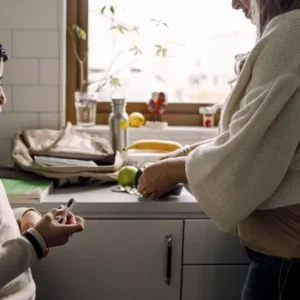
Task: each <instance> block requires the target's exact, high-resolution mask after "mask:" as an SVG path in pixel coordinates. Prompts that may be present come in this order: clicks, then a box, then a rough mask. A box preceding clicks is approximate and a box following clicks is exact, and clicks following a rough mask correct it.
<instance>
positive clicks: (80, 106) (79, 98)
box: [75, 91, 97, 127]
mask: <svg viewBox="0 0 300 300" xmlns="http://www.w3.org/2000/svg"><path fill="white" fill-rule="evenodd" d="M75 108H76V123H77V125H78V126H82V127H90V126H95V125H96V115H97V100H96V97H95V96H93V95H90V94H88V93H87V92H78V91H77V92H75Z"/></svg>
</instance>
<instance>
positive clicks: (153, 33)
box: [67, 0, 255, 126]
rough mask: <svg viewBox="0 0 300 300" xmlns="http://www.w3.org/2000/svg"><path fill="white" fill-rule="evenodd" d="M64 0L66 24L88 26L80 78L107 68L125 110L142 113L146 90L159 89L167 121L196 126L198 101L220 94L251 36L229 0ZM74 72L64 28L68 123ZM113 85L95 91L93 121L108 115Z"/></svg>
mask: <svg viewBox="0 0 300 300" xmlns="http://www.w3.org/2000/svg"><path fill="white" fill-rule="evenodd" d="M67 3H68V17H67V23H68V26H69V27H70V26H72V25H73V24H77V25H78V26H79V27H80V28H83V29H84V30H85V31H86V32H87V40H86V41H85V42H83V41H79V42H78V46H79V53H80V55H81V56H82V57H84V56H87V57H86V58H87V59H86V62H87V63H86V65H85V78H86V80H87V81H88V82H89V83H91V82H99V80H103V76H104V75H105V73H106V72H107V71H111V74H113V75H114V77H115V78H116V79H117V80H118V81H119V82H120V83H121V87H122V89H123V91H124V92H125V95H126V100H127V102H128V104H127V111H128V112H129V113H130V112H132V111H139V112H142V113H143V114H145V116H146V118H147V117H149V114H148V112H147V108H146V105H145V103H146V102H147V101H148V100H149V99H150V97H151V92H153V91H163V92H165V93H166V95H167V100H168V103H169V104H168V109H167V111H166V113H165V115H164V116H163V118H164V120H165V121H167V122H168V123H169V124H170V125H182V126H200V124H201V115H200V114H199V107H200V106H202V105H212V104H214V103H222V102H224V100H225V99H226V97H227V96H228V94H229V92H230V88H231V87H230V84H229V81H230V80H231V79H233V78H234V76H235V74H234V69H233V66H234V56H235V55H236V54H241V53H246V52H248V51H249V50H250V49H251V47H252V45H253V44H254V41H255V28H254V26H253V25H252V24H251V23H250V22H249V20H246V19H245V18H244V16H243V14H242V13H241V12H236V11H234V10H233V9H232V8H231V1H229V0H228V1H224V0H216V1H213V2H211V1H205V0H198V1H196V0H185V1H177V2H176V1H170V0H163V1H161V0H152V1H146V2H145V1H136V0H115V1H114V2H113V4H110V3H106V2H105V1H98V0H68V2H67ZM104 6H105V9H103V10H102V8H104ZM111 7H113V13H114V14H113V15H112V11H111ZM101 10H102V13H101ZM112 16H113V18H114V19H113V22H114V23H112V18H111V17H112ZM118 26H119V27H118ZM120 29H121V30H120ZM87 49H88V50H89V51H88V52H87ZM130 49H131V50H130ZM135 50H138V51H141V52H142V53H141V55H140V52H136V51H135ZM157 53H158V55H156V54H157ZM116 57H117V59H115V58H116ZM112 65H113V66H112ZM111 66H112V67H111ZM78 76H79V75H78V64H77V63H76V59H75V57H74V53H73V51H72V45H71V41H70V37H69V36H68V44H67V85H68V86H67V119H68V120H69V121H72V122H73V123H74V121H75V108H74V91H75V90H76V88H77V87H78V84H79V80H78ZM111 92H112V87H111V86H110V84H106V85H105V86H104V87H103V88H102V89H101V91H100V93H99V97H100V99H101V101H99V103H98V108H97V123H99V124H106V123H107V118H108V115H109V113H110V109H111V107H110V103H109V101H110V95H111Z"/></svg>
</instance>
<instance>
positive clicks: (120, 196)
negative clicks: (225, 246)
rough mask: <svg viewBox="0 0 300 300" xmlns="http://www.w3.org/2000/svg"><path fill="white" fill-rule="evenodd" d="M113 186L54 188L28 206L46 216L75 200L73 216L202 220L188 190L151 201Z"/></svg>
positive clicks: (202, 214) (15, 205) (199, 211)
mask: <svg viewBox="0 0 300 300" xmlns="http://www.w3.org/2000/svg"><path fill="white" fill-rule="evenodd" d="M115 186H116V185H103V186H93V187H71V188H65V189H55V190H53V191H52V192H51V193H50V194H49V196H48V197H47V198H46V200H45V201H43V202H42V203H40V204H35V205H32V204H31V205H29V204H27V205H25V204H23V205H19V204H12V207H20V206H26V207H28V206H30V207H35V208H37V209H38V210H39V211H40V212H42V213H45V212H47V211H49V210H51V209H52V208H53V207H57V206H58V205H59V204H65V203H67V201H68V200H69V199H70V198H72V197H75V198H76V200H77V203H76V206H75V207H74V210H73V211H74V213H76V214H80V215H81V216H82V217H84V218H90V219H94V218H120V219H121V218H134V219H136V218H194V217H195V218H199V217H205V215H204V213H203V212H202V211H201V209H200V206H199V204H198V203H197V202H196V200H195V198H194V197H193V196H192V195H191V194H190V193H189V191H188V190H187V189H185V188H184V189H183V190H182V193H181V195H180V196H169V197H167V198H165V199H160V200H157V201H150V200H147V199H144V198H142V197H139V196H136V195H130V194H128V193H121V192H113V191H112V188H113V187H115Z"/></svg>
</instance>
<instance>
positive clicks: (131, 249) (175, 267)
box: [33, 220, 183, 300]
mask: <svg viewBox="0 0 300 300" xmlns="http://www.w3.org/2000/svg"><path fill="white" fill-rule="evenodd" d="M168 236H169V239H168V238H167V237H168ZM182 241H183V220H86V222H85V230H84V232H83V233H80V234H77V235H76V236H74V237H72V240H71V242H70V243H68V244H67V245H65V246H64V247H59V248H53V249H52V250H51V253H50V254H49V256H48V257H47V258H46V259H44V260H41V261H40V262H39V263H38V264H36V265H35V266H34V267H33V275H34V278H35V281H36V284H37V300H54V299H55V300H66V299H72V300H98V299H101V300H118V299H122V300H153V299H156V300H179V299H180V289H181V268H182ZM168 249H169V251H168ZM171 250H172V251H171ZM171 252H172V253H171ZM167 267H169V268H167ZM167 271H169V274H170V275H171V278H170V283H169V284H168V283H167V280H166V279H167Z"/></svg>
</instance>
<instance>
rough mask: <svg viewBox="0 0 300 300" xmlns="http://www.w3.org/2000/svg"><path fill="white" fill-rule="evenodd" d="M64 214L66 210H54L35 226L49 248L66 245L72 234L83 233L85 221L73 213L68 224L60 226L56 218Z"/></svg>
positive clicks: (68, 219) (69, 216)
mask: <svg viewBox="0 0 300 300" xmlns="http://www.w3.org/2000/svg"><path fill="white" fill-rule="evenodd" d="M63 212H64V209H60V210H59V209H52V210H51V211H50V212H48V213H47V214H46V215H44V216H43V217H42V219H41V220H40V221H39V222H38V223H37V224H36V225H35V226H34V228H35V230H37V231H38V232H39V233H40V234H41V235H42V237H43V238H44V240H45V243H46V245H47V247H48V248H50V247H55V246H60V245H63V244H66V243H67V242H68V241H69V239H70V236H71V235H72V234H74V233H76V232H80V231H83V228H84V223H83V219H82V218H80V217H75V216H74V215H73V214H71V213H70V214H69V215H68V218H67V223H66V224H59V223H58V222H57V221H56V217H57V216H59V215H61V214H62V213H63Z"/></svg>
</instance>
